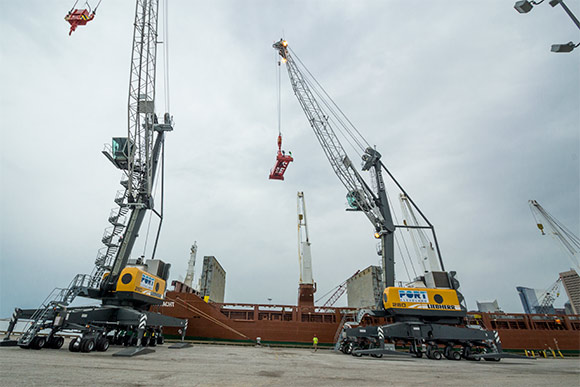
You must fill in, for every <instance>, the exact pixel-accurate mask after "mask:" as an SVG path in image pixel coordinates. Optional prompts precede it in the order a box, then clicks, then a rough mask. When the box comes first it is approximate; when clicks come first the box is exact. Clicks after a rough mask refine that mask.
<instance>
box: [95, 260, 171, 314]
mask: <svg viewBox="0 0 580 387" xmlns="http://www.w3.org/2000/svg"><path fill="white" fill-rule="evenodd" d="M170 268H171V264H169V263H165V262H163V261H162V260H159V259H147V260H144V259H143V258H142V257H141V258H138V259H130V260H129V261H128V264H127V267H125V268H124V269H123V270H122V271H121V274H120V275H119V279H118V281H117V284H116V285H115V287H114V290H113V291H112V294H111V295H110V297H107V296H106V297H104V298H103V301H104V303H110V304H121V305H133V306H135V307H140V306H141V307H142V306H148V305H159V304H161V303H163V299H164V298H165V291H166V290H167V279H168V278H169V269H170ZM108 275H109V273H105V275H104V276H103V279H105V278H106V277H107V276H108Z"/></svg>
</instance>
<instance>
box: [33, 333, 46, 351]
mask: <svg viewBox="0 0 580 387" xmlns="http://www.w3.org/2000/svg"><path fill="white" fill-rule="evenodd" d="M45 345H46V338H45V337H43V336H36V337H35V338H34V339H32V343H30V348H32V349H42V348H44V346H45Z"/></svg>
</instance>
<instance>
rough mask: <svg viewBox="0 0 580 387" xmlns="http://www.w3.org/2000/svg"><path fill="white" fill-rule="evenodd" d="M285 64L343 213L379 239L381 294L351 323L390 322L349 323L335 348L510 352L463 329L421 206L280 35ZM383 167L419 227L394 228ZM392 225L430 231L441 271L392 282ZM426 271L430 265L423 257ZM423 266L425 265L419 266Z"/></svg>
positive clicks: (456, 355)
mask: <svg viewBox="0 0 580 387" xmlns="http://www.w3.org/2000/svg"><path fill="white" fill-rule="evenodd" d="M273 48H274V49H275V50H276V51H277V52H278V54H279V55H280V61H281V62H283V63H285V64H286V69H287V71H288V76H289V78H290V83H291V85H292V89H293V91H294V94H295V95H296V97H297V99H298V102H299V103H300V106H301V108H302V110H303V111H304V113H305V115H306V117H307V119H308V122H309V124H310V126H311V127H312V129H313V131H314V133H315V135H316V137H317V140H318V141H319V143H320V145H321V147H322V149H323V151H324V153H325V155H326V157H327V159H328V160H329V162H330V164H331V166H332V168H333V170H334V172H335V174H336V175H337V177H338V178H339V180H340V181H341V183H342V184H343V185H344V186H345V188H346V189H347V201H348V204H349V206H350V208H348V209H347V210H351V211H361V212H363V213H364V214H365V216H366V217H367V218H368V219H369V221H370V222H371V224H372V225H373V227H374V230H375V237H376V238H377V239H380V245H379V251H378V253H379V255H380V256H381V262H382V267H383V285H384V291H383V292H382V295H381V297H380V299H381V302H380V303H379V305H377V308H376V309H375V310H361V311H360V313H359V318H358V321H359V322H361V321H362V320H363V318H364V317H365V316H372V317H379V318H386V319H387V321H389V322H388V323H386V324H383V325H380V326H368V327H362V326H359V327H348V326H345V329H344V330H343V332H342V340H341V341H340V342H339V343H337V347H339V348H341V349H342V350H343V352H345V353H346V352H349V353H350V352H352V353H353V354H355V355H360V356H362V355H373V356H382V355H383V354H395V353H398V352H395V351H394V345H395V344H401V343H403V344H406V345H408V346H409V348H410V352H411V354H413V355H414V356H416V357H421V356H423V354H426V355H427V357H429V358H431V359H436V360H439V359H441V358H442V357H443V356H445V357H446V358H448V359H453V360H460V359H462V358H465V359H472V360H479V359H480V358H484V359H486V360H495V361H499V360H500V358H501V357H509V356H512V355H510V354H505V353H502V351H501V343H500V341H499V335H498V334H497V332H491V331H485V330H482V329H474V328H469V327H466V326H465V320H464V318H465V316H466V309H465V307H464V306H463V305H462V304H463V297H462V295H461V293H459V292H458V291H457V289H458V288H459V282H458V281H457V279H456V278H455V272H446V271H445V268H444V265H443V261H442V260H441V254H440V250H439V245H438V243H437V238H436V236H435V230H434V228H433V226H432V225H431V223H430V222H429V221H428V220H427V218H426V217H425V216H424V215H423V213H422V212H421V210H420V209H419V208H418V207H417V206H416V205H415V203H414V202H413V201H412V200H411V198H410V197H409V195H408V194H407V193H406V192H405V190H404V189H403V187H402V186H401V185H400V184H399V183H398V182H397V180H396V179H395V178H394V176H393V175H392V174H391V173H390V172H389V170H388V169H387V168H386V167H385V165H384V164H383V163H382V161H381V154H380V153H379V152H378V151H377V150H376V149H375V148H374V147H371V146H370V145H369V144H368V142H367V141H366V140H365V139H364V138H363V137H362V135H361V134H360V132H358V130H357V129H356V128H355V127H354V125H352V123H351V122H350V120H349V119H348V118H347V117H346V116H345V115H344V113H342V111H341V110H340V108H339V107H338V106H337V105H336V104H335V103H334V101H332V99H331V98H330V96H329V95H328V93H326V91H325V90H324V89H323V88H322V86H320V84H319V83H318V81H316V79H315V78H314V77H313V76H312V74H311V73H310V71H308V69H307V68H306V66H304V64H303V63H302V62H301V61H300V59H298V58H297V56H296V54H295V53H294V52H293V51H292V50H291V49H290V47H289V46H288V42H287V41H285V40H284V39H280V40H279V41H278V42H275V43H274V44H273ZM335 125H336V126H337V127H339V128H340V129H339V130H340V131H341V133H342V134H343V135H344V136H345V137H347V136H350V140H349V138H347V141H348V142H349V143H350V144H351V145H353V143H354V144H356V146H355V145H353V147H358V150H359V151H361V153H362V156H361V157H362V171H368V172H369V173H370V174H371V177H372V181H371V184H368V183H367V182H366V181H365V179H364V178H363V177H362V176H361V174H360V173H359V172H358V170H357V169H356V168H355V166H354V163H353V162H352V160H351V159H350V158H349V156H348V155H347V152H346V150H345V148H344V147H343V146H342V144H341V142H340V140H339V138H338V136H337V135H336V132H335V131H334V129H333V126H335ZM383 172H385V173H386V174H387V175H388V177H389V178H390V179H391V180H392V181H393V183H394V184H395V185H396V186H397V187H398V189H399V190H400V191H401V192H402V195H404V197H405V200H406V202H407V205H408V204H409V203H410V206H409V208H411V207H412V208H414V209H415V210H416V211H417V212H418V213H419V214H420V215H421V218H422V220H423V221H424V223H426V225H419V224H414V225H409V224H404V225H396V224H395V223H394V221H393V216H392V213H391V209H390V206H389V200H388V197H387V192H386V187H385V181H384V178H383ZM373 186H374V187H373ZM398 228H406V229H417V230H423V229H425V230H430V231H431V233H432V237H433V240H434V245H435V250H436V253H437V254H436V255H437V257H438V263H439V266H440V269H441V270H440V271H433V270H425V272H423V273H422V274H421V275H420V276H419V277H418V278H417V279H416V281H415V284H414V287H409V286H408V287H395V270H394V268H395V266H394V265H395V260H394V246H395V242H396V241H395V231H396V229H398ZM430 262H431V266H430V267H431V268H432V267H434V266H437V265H436V263H437V262H435V264H433V259H432V258H431V259H430ZM424 267H426V266H424Z"/></svg>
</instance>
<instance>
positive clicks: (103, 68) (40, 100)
mask: <svg viewBox="0 0 580 387" xmlns="http://www.w3.org/2000/svg"><path fill="white" fill-rule="evenodd" d="M72 3H73V1H72V0H69V1H50V2H47V1H39V0H38V1H32V0H30V1H18V2H16V1H8V0H0V28H1V29H0V33H1V34H2V37H3V39H2V40H1V41H0V85H2V86H1V88H0V112H1V117H2V118H1V121H0V122H1V124H0V125H1V126H0V127H1V135H2V140H1V141H0V147H1V153H0V157H1V159H0V162H1V163H0V189H1V190H0V195H1V196H0V227H1V228H0V254H1V256H0V259H1V261H0V317H7V316H8V315H9V314H10V313H11V311H12V310H13V308H14V307H16V306H18V307H23V308H33V307H37V306H38V305H39V304H40V303H41V302H42V300H44V298H45V297H46V296H47V295H48V293H49V292H50V291H51V290H52V289H53V288H54V287H66V286H67V285H68V283H69V282H70V280H71V279H72V278H73V277H74V275H75V274H77V273H90V272H91V270H92V268H93V266H94V259H95V257H96V255H97V251H98V249H99V248H101V247H102V246H103V245H102V244H101V241H100V240H101V237H102V235H103V230H104V229H105V227H107V226H108V223H107V218H108V215H109V211H110V210H111V209H112V208H114V207H115V204H114V202H113V199H114V198H115V193H116V191H117V190H119V189H121V186H120V185H119V179H120V177H121V174H120V171H118V170H116V169H115V168H114V167H113V165H112V164H111V163H110V162H109V161H108V160H107V159H106V158H105V157H104V156H103V155H102V153H101V150H102V149H103V146H104V145H103V144H105V143H109V142H110V141H111V137H116V136H124V135H126V131H127V98H128V97H127V94H128V83H129V65H130V55H131V44H132V29H133V17H134V10H135V5H134V2H133V1H129V0H126V1H111V0H104V1H103V2H102V4H101V6H100V8H99V11H98V14H97V17H96V18H95V19H94V21H92V22H91V23H89V24H88V25H87V26H84V27H79V28H78V29H77V31H76V32H74V33H73V34H72V36H70V37H69V36H68V24H67V23H66V22H65V21H64V20H63V17H64V16H65V14H66V12H67V11H68V10H69V8H70V7H71V6H72ZM93 3H94V1H93ZM568 3H569V6H570V8H572V10H573V11H574V12H576V14H577V15H580V5H579V2H578V1H569V2H568ZM93 5H94V4H93ZM169 29H170V33H169V40H168V41H169V50H170V67H169V68H170V97H171V109H170V110H171V114H172V115H173V116H174V119H175V130H174V131H173V132H171V133H168V135H167V139H166V155H165V159H166V186H165V193H166V198H165V199H166V200H165V208H164V213H165V218H164V227H163V231H162V234H161V237H160V242H159V248H158V255H157V257H158V258H161V259H164V260H165V261H168V262H170V263H171V264H172V271H171V277H172V278H173V279H179V278H183V277H185V271H186V268H187V262H188V259H189V249H190V246H191V245H192V244H193V242H194V241H197V243H198V246H199V254H198V265H197V268H196V280H197V274H199V272H200V268H201V262H202V261H203V256H204V255H214V256H216V257H217V258H218V260H219V261H220V263H221V264H222V266H223V267H224V268H225V270H226V272H227V285H226V301H228V302H248V303H266V302H267V299H268V298H271V299H272V303H277V304H295V303H296V299H297V287H298V256H297V233H296V192H297V191H304V193H305V197H306V205H307V211H308V213H307V215H308V222H309V232H310V238H311V242H312V255H313V270H314V278H315V280H316V282H317V284H318V289H319V292H318V295H322V294H323V293H326V292H327V291H328V290H330V289H332V288H334V287H335V286H337V285H338V284H340V283H341V282H342V281H344V280H345V279H346V278H348V277H349V276H350V275H352V274H353V273H354V272H355V271H356V270H358V269H363V268H365V267H367V266H369V265H376V264H378V262H379V257H378V256H377V255H376V253H375V245H376V240H375V239H374V238H373V236H372V233H373V228H372V227H371V225H370V223H369V222H368V220H367V219H366V217H364V216H363V215H362V214H360V213H352V212H346V211H344V208H345V203H346V199H345V194H346V191H345V189H344V187H343V186H342V185H341V184H340V182H339V180H338V179H337V178H336V176H335V175H334V173H333V172H332V169H331V167H330V165H329V163H328V161H327V160H326V158H325V156H324V153H323V152H322V150H321V149H320V146H319V144H318V142H317V141H316V139H315V136H314V134H313V132H312V130H311V129H310V127H309V125H308V122H307V120H306V118H305V116H304V114H303V113H302V111H301V109H300V106H299V105H298V102H297V100H296V98H295V97H294V95H293V93H292V91H291V88H290V84H289V82H288V79H287V75H286V73H283V74H282V75H283V78H282V132H283V135H284V148H286V149H287V150H291V151H292V153H293V155H294V158H295V161H294V163H292V164H291V165H290V167H289V168H288V171H287V172H286V180H285V181H284V182H280V181H269V180H268V178H267V177H268V172H269V170H270V168H271V167H272V166H273V164H274V157H275V152H276V137H277V134H278V133H277V132H278V128H277V112H276V71H277V70H276V61H277V58H276V53H275V52H274V50H273V49H272V47H271V46H272V43H273V42H274V41H276V40H278V39H279V38H280V37H281V36H282V35H283V36H284V37H285V38H286V39H287V40H288V41H289V44H290V46H291V47H292V48H293V50H294V51H295V52H296V53H297V54H298V56H299V57H300V59H301V60H302V61H303V62H304V63H305V64H306V66H307V67H308V68H309V70H310V71H311V72H312V73H313V74H314V75H315V76H316V78H317V79H318V80H319V82H320V83H321V84H322V85H324V87H325V88H326V90H327V91H328V92H329V93H330V94H331V95H332V96H333V98H334V99H335V101H336V102H337V104H338V105H339V106H340V107H341V108H342V110H343V111H344V112H345V113H346V115H347V116H348V117H349V118H350V120H351V121H352V122H353V123H354V124H355V125H356V126H357V127H358V129H359V130H360V131H361V133H363V135H364V137H365V138H366V139H367V140H368V141H369V143H371V144H373V145H376V146H377V149H378V150H379V151H380V152H381V153H382V155H383V162H384V163H385V165H386V166H387V167H388V168H389V169H390V171H391V172H393V173H394V175H395V176H396V177H397V178H398V180H399V182H400V183H401V184H402V185H403V186H404V187H405V189H406V190H407V192H408V193H409V194H410V195H411V196H412V197H413V199H414V200H415V202H416V203H417V204H418V205H419V206H420V208H421V209H422V211H423V212H424V213H425V214H426V215H427V217H428V218H429V220H430V221H431V223H433V224H434V225H435V227H436V231H437V235H438V238H439V243H440V247H441V251H442V254H443V260H444V262H445V266H446V268H447V269H448V270H455V271H457V273H458V278H459V280H460V282H461V290H462V292H463V293H464V295H465V297H466V299H467V303H468V306H469V308H470V309H475V308H476V305H475V302H476V300H479V301H481V300H493V299H497V300H498V302H499V304H500V306H501V307H502V308H503V309H504V310H506V311H511V312H522V311H523V309H522V307H521V304H520V301H519V297H518V295H517V292H516V290H515V288H516V286H528V287H533V288H546V287H548V286H549V285H550V284H551V283H553V282H554V281H555V280H556V279H557V277H558V273H559V272H562V271H566V270H568V269H569V267H570V263H569V261H568V260H567V258H566V256H565V255H564V254H563V253H562V252H561V250H560V248H559V247H558V245H557V243H556V242H555V241H554V240H552V239H551V238H549V237H542V235H541V234H540V232H539V230H538V229H537V228H536V226H535V222H534V219H533V217H532V215H531V212H530V210H529V208H528V200H529V199H535V200H537V201H538V202H539V203H540V204H541V205H542V206H544V207H545V208H546V209H547V210H548V211H549V212H550V213H551V214H552V215H554V216H555V217H556V218H558V219H559V220H560V221H561V222H562V223H563V224H565V225H566V226H567V227H568V228H570V229H571V230H572V231H573V232H574V233H576V234H580V232H579V227H580V226H579V218H580V215H579V214H580V204H579V201H580V199H579V198H580V192H579V186H580V183H579V179H580V171H579V169H580V167H579V164H580V162H579V157H578V156H579V152H580V50H576V51H574V52H572V53H569V54H554V53H551V52H550V46H551V44H553V43H566V42H568V41H571V40H572V41H574V42H576V43H577V42H579V41H580V34H579V33H578V29H577V28H576V27H575V26H574V25H573V23H572V21H571V20H570V19H569V18H568V17H567V16H566V14H565V13H564V11H563V10H562V9H560V7H556V8H552V7H550V6H549V5H548V4H547V2H546V3H544V4H541V5H539V6H537V7H535V8H534V9H533V10H532V12H530V13H529V14H525V15H521V14H518V13H517V12H516V11H515V10H514V8H513V1H499V0H493V1H492V0H487V1H481V0H479V1H475V0H470V1H466V0H445V1H443V0H439V1H429V2H425V1H418V0H417V1H408V0H407V1H403V0H390V1H364V0H357V1H284V2H282V1H264V0H261V1H259V0H256V1H233V0H232V1H178V0H174V1H170V4H169ZM160 59H161V57H160ZM159 63H161V61H160V62H159ZM159 69H160V70H162V67H161V66H160V67H159ZM162 78H163V77H162V73H161V72H160V73H159V75H158V79H159V81H160V82H159V87H158V90H159V94H158V96H160V97H162V95H163V93H162V90H163V87H162V83H161V80H162ZM162 101H163V99H162V98H158V104H157V110H158V111H159V112H160V113H163V109H164V107H163V103H162ZM395 195H396V193H393V197H392V199H393V198H394V199H396V196H395ZM146 225H147V221H146V222H145V226H146ZM146 234H147V232H146V228H145V227H144V228H143V230H142V231H141V233H140V235H141V236H140V237H139V239H140V243H141V244H140V245H139V246H142V244H143V241H144V240H145V239H146V238H145V236H146ZM150 234H152V232H151V233H150ZM151 238H152V237H151V236H150V239H151ZM152 243H153V241H152V240H149V242H148V244H149V246H151V244H152ZM141 251H142V247H136V249H135V251H134V256H138V255H140V254H141ZM397 279H398V280H402V281H405V280H406V277H405V276H403V271H402V270H401V267H400V263H399V264H398V265H397ZM565 298H566V297H565V295H562V296H560V301H559V303H558V304H563V302H564V301H565ZM345 303H346V300H345V299H343V300H341V301H340V303H339V304H340V305H345Z"/></svg>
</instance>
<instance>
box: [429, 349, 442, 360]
mask: <svg viewBox="0 0 580 387" xmlns="http://www.w3.org/2000/svg"><path fill="white" fill-rule="evenodd" d="M442 358H443V354H442V353H441V351H439V350H434V351H431V359H433V360H441V359H442Z"/></svg>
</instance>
